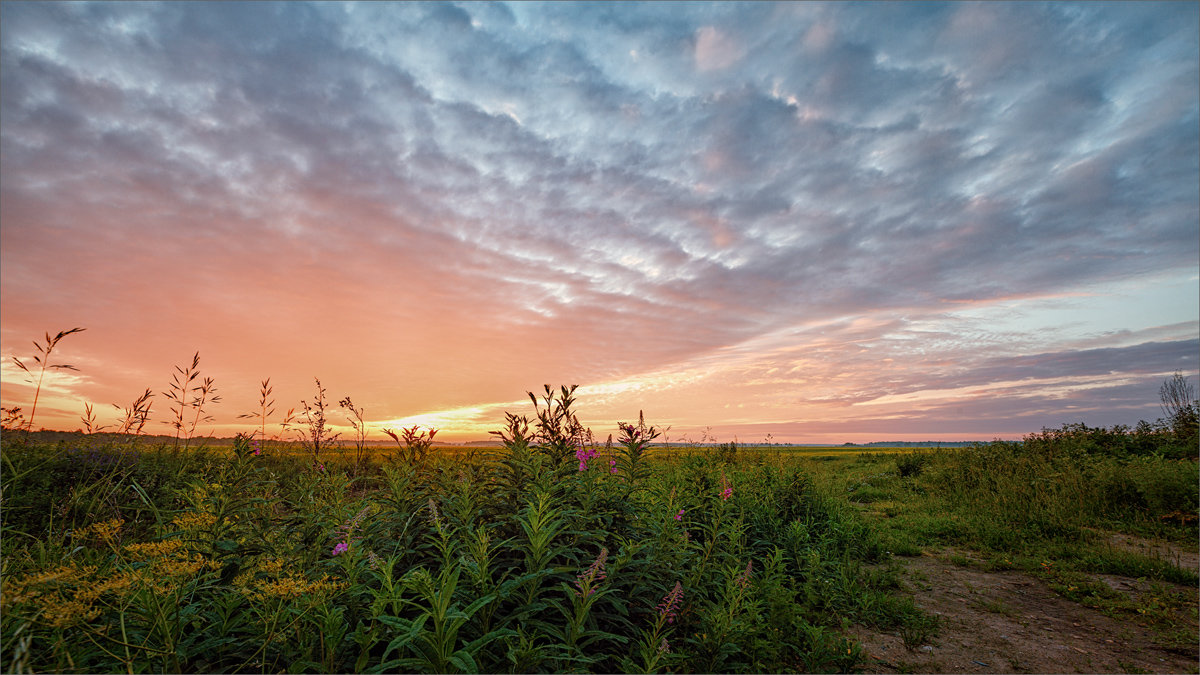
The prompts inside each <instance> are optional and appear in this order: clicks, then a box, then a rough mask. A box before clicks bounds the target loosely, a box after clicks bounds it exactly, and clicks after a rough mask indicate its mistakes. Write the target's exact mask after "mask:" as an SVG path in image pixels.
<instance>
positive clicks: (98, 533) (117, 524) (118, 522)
mask: <svg viewBox="0 0 1200 675" xmlns="http://www.w3.org/2000/svg"><path fill="white" fill-rule="evenodd" d="M124 524H125V521H124V520H123V519H121V518H114V519H113V520H105V521H103V522H99V523H92V524H91V525H88V526H87V527H85V528H83V529H81V530H79V531H77V532H75V537H76V538H78V539H80V540H84V539H88V538H94V539H96V540H97V541H102V542H109V541H112V540H113V539H114V538H116V536H117V533H118V532H120V530H121V526H122V525H124Z"/></svg>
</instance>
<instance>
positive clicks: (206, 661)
mask: <svg viewBox="0 0 1200 675" xmlns="http://www.w3.org/2000/svg"><path fill="white" fill-rule="evenodd" d="M573 392H574V388H573V387H571V388H567V387H563V388H560V389H557V390H556V389H551V388H550V387H546V390H545V395H544V396H543V397H542V398H541V399H538V398H537V397H534V396H533V395H532V394H531V396H530V397H531V399H532V400H533V403H534V417H533V419H532V420H531V419H529V418H527V417H524V416H518V415H514V414H511V413H506V416H505V417H506V419H505V424H504V427H503V429H502V430H499V431H496V432H494V433H495V435H496V437H497V438H498V440H499V441H500V443H502V445H503V450H502V451H501V452H500V453H498V454H497V455H496V456H492V457H476V458H473V459H470V460H466V459H463V458H462V457H455V456H451V455H449V454H447V453H439V452H432V451H431V447H430V446H431V441H432V438H433V436H434V434H435V433H436V431H435V430H432V429H431V430H428V431H427V432H426V431H421V430H418V429H416V428H413V429H411V430H405V434H404V435H403V436H401V435H400V434H392V435H393V438H395V439H396V440H397V443H398V444H399V445H400V449H401V451H402V452H401V453H399V455H398V457H397V458H396V459H395V461H389V462H384V463H382V464H380V465H372V466H371V467H370V471H371V472H372V473H371V475H369V476H357V475H354V471H353V469H354V465H352V464H350V463H347V462H342V464H340V465H339V464H337V463H335V461H334V460H335V459H337V458H336V457H335V456H334V453H330V457H325V456H324V455H322V454H321V450H322V449H324V448H326V447H332V446H331V445H330V444H331V442H332V439H331V436H330V433H329V428H328V426H325V425H323V424H322V419H323V418H322V414H323V411H324V405H323V401H324V395H323V394H324V392H323V390H322V389H321V388H320V385H319V384H318V395H317V397H316V398H315V399H314V401H313V402H312V403H311V404H308V405H306V406H305V416H304V418H303V419H304V420H305V421H306V423H307V425H308V427H309V434H308V435H307V436H306V438H305V440H306V442H307V443H309V444H311V447H310V448H309V450H311V453H310V458H311V460H312V462H313V463H314V464H319V463H325V464H326V468H327V470H325V471H313V470H311V469H309V468H308V467H307V466H306V462H307V459H308V458H306V460H305V461H295V460H294V459H293V460H291V462H290V463H289V462H288V461H287V459H288V458H287V457H285V456H283V455H278V456H276V455H274V454H272V455H267V454H264V453H262V452H260V447H261V446H260V444H261V441H262V439H261V437H259V436H260V434H261V428H260V430H258V433H255V434H250V435H242V436H238V437H237V438H236V439H235V440H234V447H233V452H232V453H228V454H218V453H206V452H196V451H192V452H190V453H171V454H163V453H161V452H160V451H156V450H154V449H151V448H145V447H135V448H133V449H131V450H129V451H128V453H129V454H122V455H120V457H121V458H120V459H114V460H113V461H112V462H109V460H107V459H103V462H106V463H105V464H103V466H100V465H99V464H98V465H97V469H96V473H94V474H89V475H90V476H91V478H88V481H90V483H89V484H94V485H104V486H106V487H104V488H103V489H104V491H105V492H104V495H103V500H104V501H103V502H102V503H101V502H97V503H96V504H95V505H89V504H78V505H77V506H79V508H73V509H71V510H70V511H69V514H70V516H69V517H68V518H62V519H59V518H58V517H54V518H50V519H46V518H45V517H42V516H44V515H45V513H46V512H47V510H46V509H41V510H35V509H31V510H30V511H28V512H25V511H18V512H14V511H13V507H11V506H9V505H8V504H6V510H5V512H4V535H5V536H4V537H3V538H2V539H0V547H2V552H3V554H4V555H3V561H4V562H3V579H2V581H0V604H2V606H0V610H2V611H0V640H2V643H3V645H4V650H3V652H2V654H0V658H2V659H3V661H4V667H5V668H7V669H9V670H12V671H38V670H41V671H56V672H116V671H122V672H129V671H135V670H137V671H147V670H156V671H169V672H191V671H195V672H216V671H229V672H250V671H254V672H283V671H302V670H303V671H317V672H395V671H405V672H418V671H419V672H434V671H436V672H767V671H770V672H776V671H798V670H821V671H850V670H853V669H854V668H855V667H857V665H858V664H859V663H860V662H861V660H862V652H861V651H860V650H859V648H858V647H857V646H856V645H855V644H854V643H853V642H851V641H850V640H848V639H847V638H846V637H844V635H843V632H842V629H843V627H844V626H845V625H846V624H848V623H850V622H858V623H866V624H869V625H875V626H879V627H883V628H885V629H891V628H900V627H902V624H903V622H904V621H907V620H909V614H906V613H905V611H909V610H907V609H905V610H904V611H896V610H895V607H896V606H898V605H897V602H896V601H895V600H894V599H892V598H891V596H888V595H887V594H886V590H885V589H884V588H876V587H875V586H873V585H872V584H873V583H874V582H873V581H872V577H870V576H868V575H863V574H861V573H860V572H859V563H862V562H872V561H877V560H880V559H881V557H882V555H883V551H882V549H881V547H880V545H879V543H878V540H877V539H876V538H875V536H874V535H873V534H872V532H871V531H870V530H868V529H867V528H866V527H865V526H864V525H862V524H861V523H860V521H858V520H857V519H856V518H855V517H854V516H852V515H851V514H850V513H849V512H848V511H846V510H844V509H843V508H841V507H839V506H838V503H837V502H835V501H834V500H833V499H832V498H830V497H827V496H825V495H823V494H821V493H820V492H818V491H817V490H815V489H814V488H813V485H812V483H811V481H810V480H809V478H808V476H807V474H805V473H804V472H803V471H801V470H800V469H798V468H796V467H795V466H793V465H790V464H788V463H787V462H784V461H774V462H772V461H764V462H759V463H756V464H749V463H733V464H728V465H726V464H720V463H714V462H712V461H710V459H709V458H708V457H706V456H704V455H701V454H688V455H683V456H679V455H678V454H677V453H674V454H672V455H671V456H670V457H669V458H667V457H664V458H658V457H656V452H658V449H657V448H656V447H655V446H654V445H653V442H654V440H655V438H657V437H658V435H659V432H658V431H657V430H656V429H655V428H654V427H651V426H648V425H647V424H646V422H645V420H644V417H643V416H641V415H639V419H638V421H637V422H636V423H622V424H620V425H619V428H620V435H619V436H618V438H617V440H616V442H615V443H612V442H609V443H605V444H603V445H597V444H596V443H594V442H593V441H592V437H591V434H590V433H589V432H588V430H587V429H586V428H585V427H584V426H583V425H582V424H580V422H579V420H578V418H577V417H576V415H575V412H574V409H573V407H574V398H573ZM347 400H348V399H347ZM25 443H26V444H25V445H19V444H14V443H12V442H10V441H9V439H8V437H5V443H4V446H3V450H4V462H5V471H4V473H3V482H4V483H3V489H4V493H5V495H9V494H15V495H22V498H23V499H32V498H34V496H36V494H37V491H36V490H34V491H30V489H29V487H30V486H33V485H35V484H36V481H37V480H41V477H42V476H46V475H59V474H51V473H47V471H49V470H50V469H54V471H58V469H57V468H56V467H59V466H61V467H63V468H64V470H74V469H71V468H70V467H78V466H82V465H81V464H80V459H79V458H74V459H69V458H67V457H66V456H65V453H67V452H68V451H69V447H64V446H57V447H54V446H51V447H44V446H37V447H35V446H34V445H32V444H30V442H25ZM114 457H116V455H114ZM89 461H90V460H89ZM96 461H98V462H99V461H101V459H97V460H96ZM614 470H615V471H614ZM62 476H63V480H74V478H69V477H70V476H72V474H69V473H66V474H62ZM364 485H369V489H365V488H363V487H362V486H364ZM356 486H357V487H356ZM352 487H353V488H354V489H352ZM47 489H49V488H47ZM92 489H98V488H92ZM53 494H62V493H53ZM53 494H52V495H51V496H49V497H48V499H49V500H50V501H48V502H47V503H49V504H54V503H55V501H54V500H56V499H59V497H55V496H53ZM66 494H67V495H69V494H71V493H70V492H69V491H68V493H66ZM96 494H99V493H96ZM83 496H85V495H76V496H75V497H74V498H75V499H76V500H79V499H82V498H83ZM62 498H64V499H65V498H67V497H66V496H64V497H62ZM18 508H19V507H18ZM49 512H51V513H53V512H54V511H53V508H51V509H49ZM18 515H22V517H20V518H18V517H16V516H18ZM25 515H27V516H29V517H24V516H25ZM10 516H11V517H10ZM34 516H38V517H36V518H35V517H34ZM888 603H891V604H890V605H889V604H888ZM887 607H890V608H892V609H891V610H886V611H885V609H881V608H887ZM902 609H903V608H902ZM915 612H916V610H915V608H912V609H911V613H915ZM912 615H913V616H916V614H912Z"/></svg>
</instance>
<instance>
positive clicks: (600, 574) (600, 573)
mask: <svg viewBox="0 0 1200 675" xmlns="http://www.w3.org/2000/svg"><path fill="white" fill-rule="evenodd" d="M607 560H608V549H607V548H602V549H600V554H599V555H597V556H596V560H595V561H593V562H592V566H591V567H589V568H587V570H585V571H584V573H583V574H580V575H579V576H578V577H577V578H576V579H575V587H576V588H578V589H579V590H577V591H575V595H582V596H583V597H585V598H586V597H588V596H589V595H591V594H592V593H595V592H596V589H595V588H594V587H593V585H594V584H599V583H600V582H601V581H604V579H605V575H604V563H605V562H606V561H607Z"/></svg>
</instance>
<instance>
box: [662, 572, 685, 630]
mask: <svg viewBox="0 0 1200 675" xmlns="http://www.w3.org/2000/svg"><path fill="white" fill-rule="evenodd" d="M681 602H683V584H681V583H680V582H678V581H676V582H675V588H672V589H671V592H670V593H667V595H666V596H665V597H663V600H662V602H660V603H658V616H659V617H660V618H665V619H666V620H667V623H675V617H676V616H677V613H678V611H679V604H680V603H681Z"/></svg>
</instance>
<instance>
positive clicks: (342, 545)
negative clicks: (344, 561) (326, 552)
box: [333, 541, 350, 555]
mask: <svg viewBox="0 0 1200 675" xmlns="http://www.w3.org/2000/svg"><path fill="white" fill-rule="evenodd" d="M349 549H350V544H348V543H346V542H344V541H341V542H338V545H337V546H334V547H333V554H334V555H338V554H339V553H345V552H346V551H348V550H349Z"/></svg>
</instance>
